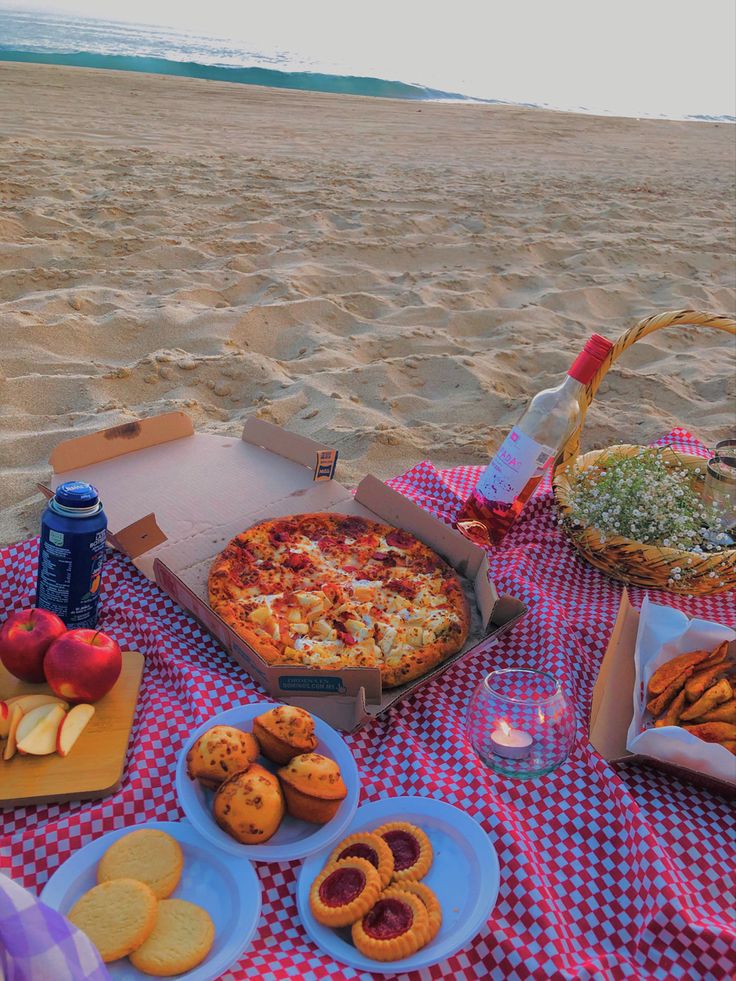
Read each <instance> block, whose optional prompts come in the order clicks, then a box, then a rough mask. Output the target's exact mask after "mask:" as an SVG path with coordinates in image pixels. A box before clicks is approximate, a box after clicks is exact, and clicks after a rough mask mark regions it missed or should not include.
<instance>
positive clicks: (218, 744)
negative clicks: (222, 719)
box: [187, 726, 260, 790]
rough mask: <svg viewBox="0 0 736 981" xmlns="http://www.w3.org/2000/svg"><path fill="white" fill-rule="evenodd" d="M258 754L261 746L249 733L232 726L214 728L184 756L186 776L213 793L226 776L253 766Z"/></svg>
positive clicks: (200, 738)
mask: <svg viewBox="0 0 736 981" xmlns="http://www.w3.org/2000/svg"><path fill="white" fill-rule="evenodd" d="M259 752H260V747H259V746H258V743H257V741H256V740H255V738H254V737H253V736H252V735H251V734H250V733H249V732H242V731H241V730H240V729H234V728H233V727H232V726H213V727H212V728H211V729H208V730H207V732H205V733H203V734H202V735H201V736H200V737H199V739H198V740H197V741H196V743H195V744H194V745H193V746H192V748H191V749H190V750H189V752H188V753H187V775H188V776H189V778H190V779H191V780H199V782H200V783H201V784H202V785H203V786H205V787H209V788H210V790H216V789H217V788H218V787H219V786H220V784H221V783H222V782H223V781H224V780H227V779H228V777H231V776H233V774H235V773H239V772H240V771H241V770H246V769H247V768H248V767H249V766H250V765H251V763H255V761H256V760H257V759H258V754H259Z"/></svg>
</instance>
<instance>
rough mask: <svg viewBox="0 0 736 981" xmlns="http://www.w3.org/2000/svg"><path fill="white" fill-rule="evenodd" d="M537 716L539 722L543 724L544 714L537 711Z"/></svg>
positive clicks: (539, 710)
mask: <svg viewBox="0 0 736 981" xmlns="http://www.w3.org/2000/svg"><path fill="white" fill-rule="evenodd" d="M537 715H538V716H539V721H540V722H541V723H542V724H544V712H543V711H542V710H541V709H537Z"/></svg>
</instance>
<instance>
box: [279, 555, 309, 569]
mask: <svg viewBox="0 0 736 981" xmlns="http://www.w3.org/2000/svg"><path fill="white" fill-rule="evenodd" d="M311 564H312V561H311V559H310V558H309V556H308V555H302V554H301V553H300V552H292V553H290V554H289V555H287V556H286V558H285V559H284V565H285V566H286V568H287V569H294V570H295V571H296V572H298V571H299V570H301V569H308V568H309V567H310V566H311Z"/></svg>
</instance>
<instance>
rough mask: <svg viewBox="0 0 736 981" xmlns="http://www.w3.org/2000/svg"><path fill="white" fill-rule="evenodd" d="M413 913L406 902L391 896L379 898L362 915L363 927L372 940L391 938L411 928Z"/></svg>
mask: <svg viewBox="0 0 736 981" xmlns="http://www.w3.org/2000/svg"><path fill="white" fill-rule="evenodd" d="M413 921H414V913H413V911H412V908H411V906H410V905H409V904H408V903H404V902H402V901H401V900H400V899H396V898H395V897H393V896H392V897H391V898H389V899H379V900H378V902H377V903H376V905H375V906H374V907H373V908H372V909H371V910H369V911H368V912H367V913H366V915H365V916H364V917H363V929H364V930H365V932H366V933H367V934H368V936H369V937H372V938H373V939H374V940H393V939H394V938H395V937H400V936H401V935H402V933H406V931H407V930H410V929H411V925H412V922H413Z"/></svg>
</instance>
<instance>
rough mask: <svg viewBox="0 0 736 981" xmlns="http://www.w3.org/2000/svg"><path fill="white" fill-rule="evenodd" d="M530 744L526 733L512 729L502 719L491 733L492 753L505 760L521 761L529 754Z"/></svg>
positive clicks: (530, 738)
mask: <svg viewBox="0 0 736 981" xmlns="http://www.w3.org/2000/svg"><path fill="white" fill-rule="evenodd" d="M532 742H533V740H532V737H531V736H530V735H529V733H528V732H524V731H523V730H521V729H512V728H511V726H510V725H508V723H506V722H504V720H503V719H501V721H500V722H499V723H498V729H494V730H493V732H492V733H491V746H493V752H494V753H495V754H496V756H504V757H505V758H506V759H507V760H523V759H524V757H526V756H528V755H529V753H530V752H531V749H532Z"/></svg>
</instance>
